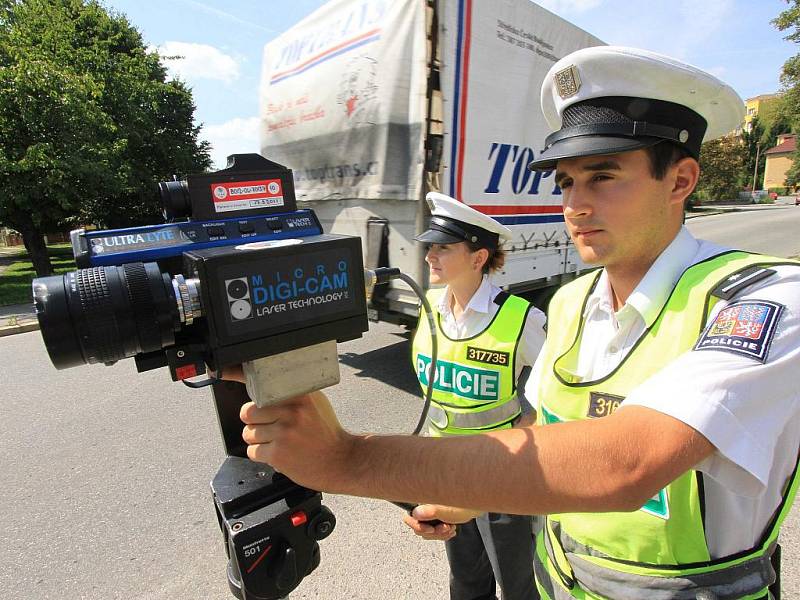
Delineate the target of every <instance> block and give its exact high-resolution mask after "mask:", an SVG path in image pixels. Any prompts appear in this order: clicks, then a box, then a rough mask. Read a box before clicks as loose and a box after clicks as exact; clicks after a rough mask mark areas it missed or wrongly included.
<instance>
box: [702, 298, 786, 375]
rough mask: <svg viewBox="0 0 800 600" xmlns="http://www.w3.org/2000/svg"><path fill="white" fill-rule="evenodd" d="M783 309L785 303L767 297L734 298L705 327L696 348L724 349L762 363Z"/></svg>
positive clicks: (767, 352)
mask: <svg viewBox="0 0 800 600" xmlns="http://www.w3.org/2000/svg"><path fill="white" fill-rule="evenodd" d="M783 309H784V306H783V305H782V304H778V303H776V302H769V301H767V300H739V301H737V302H732V303H731V304H729V305H728V306H726V307H725V308H723V309H722V310H721V311H720V312H719V314H718V315H717V317H716V318H715V319H714V321H713V322H712V323H711V324H710V325H709V326H708V327H706V329H705V331H703V334H702V335H701V336H700V339H699V340H697V344H695V346H694V350H722V351H725V352H732V353H734V354H742V355H744V356H748V357H750V358H752V359H755V360H757V361H759V362H762V363H763V362H764V361H766V360H767V354H769V347H770V344H772V336H773V335H774V334H775V326H776V324H777V323H778V318H779V317H780V316H781V313H782V312H783Z"/></svg>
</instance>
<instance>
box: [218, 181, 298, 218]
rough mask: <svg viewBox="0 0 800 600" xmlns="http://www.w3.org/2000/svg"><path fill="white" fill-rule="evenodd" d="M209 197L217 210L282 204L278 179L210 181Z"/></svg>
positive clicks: (281, 188) (281, 187) (247, 208)
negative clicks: (229, 181)
mask: <svg viewBox="0 0 800 600" xmlns="http://www.w3.org/2000/svg"><path fill="white" fill-rule="evenodd" d="M211 197H212V198H214V208H215V209H216V211H217V212H230V211H233V210H249V209H251V208H272V207H275V206H283V186H282V185H281V180H280V179H260V180H257V181H234V182H231V183H212V184H211Z"/></svg>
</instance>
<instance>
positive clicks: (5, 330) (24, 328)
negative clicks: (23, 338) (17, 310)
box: [0, 321, 39, 337]
mask: <svg viewBox="0 0 800 600" xmlns="http://www.w3.org/2000/svg"><path fill="white" fill-rule="evenodd" d="M38 329H39V322H38V321H33V322H32V323H21V324H19V325H3V326H0V337H5V336H7V335H15V334H17V333H28V332H29V331H38Z"/></svg>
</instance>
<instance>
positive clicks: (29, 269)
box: [0, 244, 76, 306]
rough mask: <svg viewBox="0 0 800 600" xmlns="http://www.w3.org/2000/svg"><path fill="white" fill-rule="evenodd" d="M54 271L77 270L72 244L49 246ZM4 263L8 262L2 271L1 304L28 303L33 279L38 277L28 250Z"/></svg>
mask: <svg viewBox="0 0 800 600" xmlns="http://www.w3.org/2000/svg"><path fill="white" fill-rule="evenodd" d="M47 250H48V253H49V254H50V262H51V263H52V264H53V269H54V273H66V272H67V271H74V270H75V268H76V267H75V259H74V258H73V257H72V246H70V245H69V244H54V245H52V246H48V247H47ZM2 264H8V266H7V267H6V268H5V269H3V271H2V273H0V306H8V305H9V304H27V303H29V302H32V299H31V281H33V279H34V278H35V277H36V271H34V269H33V263H32V262H31V259H30V256H29V255H28V253H27V252H22V253H20V254H18V255H14V256H8V257H6V258H5V260H3V263H2Z"/></svg>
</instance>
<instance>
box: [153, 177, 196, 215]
mask: <svg viewBox="0 0 800 600" xmlns="http://www.w3.org/2000/svg"><path fill="white" fill-rule="evenodd" d="M158 192H159V194H161V212H162V214H163V215H164V219H166V220H167V221H172V220H173V219H182V218H184V217H188V216H190V215H191V214H192V202H191V199H190V198H189V186H188V184H187V183H186V182H185V181H162V182H160V183H159V184H158Z"/></svg>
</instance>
